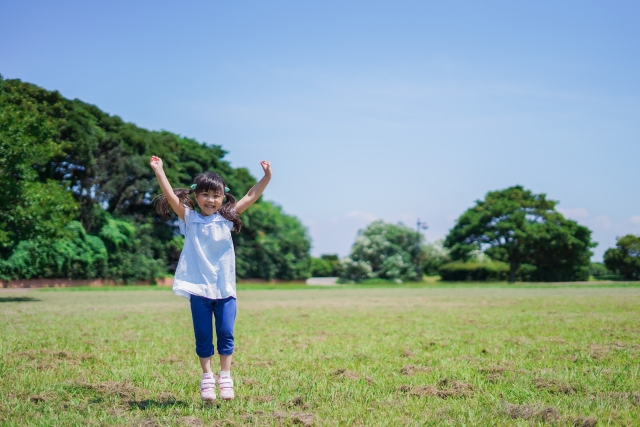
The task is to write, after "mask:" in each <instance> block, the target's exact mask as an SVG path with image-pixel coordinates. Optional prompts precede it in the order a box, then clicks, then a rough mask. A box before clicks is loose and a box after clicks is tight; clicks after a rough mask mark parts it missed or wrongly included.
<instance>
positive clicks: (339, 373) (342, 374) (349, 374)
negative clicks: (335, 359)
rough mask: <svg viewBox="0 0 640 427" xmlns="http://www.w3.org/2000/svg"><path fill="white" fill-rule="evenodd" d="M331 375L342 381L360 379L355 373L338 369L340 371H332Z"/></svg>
mask: <svg viewBox="0 0 640 427" xmlns="http://www.w3.org/2000/svg"><path fill="white" fill-rule="evenodd" d="M331 375H335V376H336V377H338V378H344V379H348V380H359V379H360V375H358V374H357V373H356V372H354V371H350V370H348V369H344V368H340V369H336V370H335V371H332V372H331Z"/></svg>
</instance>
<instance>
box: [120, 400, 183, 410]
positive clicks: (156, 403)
mask: <svg viewBox="0 0 640 427" xmlns="http://www.w3.org/2000/svg"><path fill="white" fill-rule="evenodd" d="M127 405H129V408H131V409H141V410H143V411H144V410H147V409H152V408H166V407H169V406H182V407H185V408H186V407H188V406H189V404H188V403H187V402H184V401H182V400H175V399H144V400H130V401H128V402H127Z"/></svg>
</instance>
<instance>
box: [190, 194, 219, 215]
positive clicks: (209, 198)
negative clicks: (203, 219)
mask: <svg viewBox="0 0 640 427" xmlns="http://www.w3.org/2000/svg"><path fill="white" fill-rule="evenodd" d="M223 200H224V194H219V193H216V192H215V191H213V190H207V191H203V192H202V193H198V194H196V201H197V202H198V206H200V212H202V215H204V216H207V215H212V214H214V213H216V212H217V211H218V209H220V206H222V202H223Z"/></svg>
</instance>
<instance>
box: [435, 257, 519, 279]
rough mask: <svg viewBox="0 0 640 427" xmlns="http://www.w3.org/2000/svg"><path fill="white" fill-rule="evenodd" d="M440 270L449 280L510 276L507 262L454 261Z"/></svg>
mask: <svg viewBox="0 0 640 427" xmlns="http://www.w3.org/2000/svg"><path fill="white" fill-rule="evenodd" d="M438 272H439V273H440V277H442V280H444V281H449V282H466V281H474V282H484V281H489V280H492V281H502V280H507V279H508V278H509V264H507V263H505V262H477V261H467V262H463V261H453V262H449V263H446V264H444V265H442V266H441V267H440V268H439V269H438Z"/></svg>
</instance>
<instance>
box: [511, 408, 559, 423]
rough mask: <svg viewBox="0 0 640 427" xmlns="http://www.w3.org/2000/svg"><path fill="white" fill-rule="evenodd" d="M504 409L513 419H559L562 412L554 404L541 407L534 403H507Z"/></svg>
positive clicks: (547, 420) (551, 420)
mask: <svg viewBox="0 0 640 427" xmlns="http://www.w3.org/2000/svg"><path fill="white" fill-rule="evenodd" d="M504 406H505V407H504V411H505V413H506V414H507V415H509V416H510V417H511V418H513V419H518V418H522V419H525V420H540V421H544V422H555V421H559V420H560V418H561V416H560V412H559V411H558V410H557V409H556V408H555V407H553V406H546V407H542V408H541V407H539V406H534V405H514V404H511V403H506V404H505V405H504Z"/></svg>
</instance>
